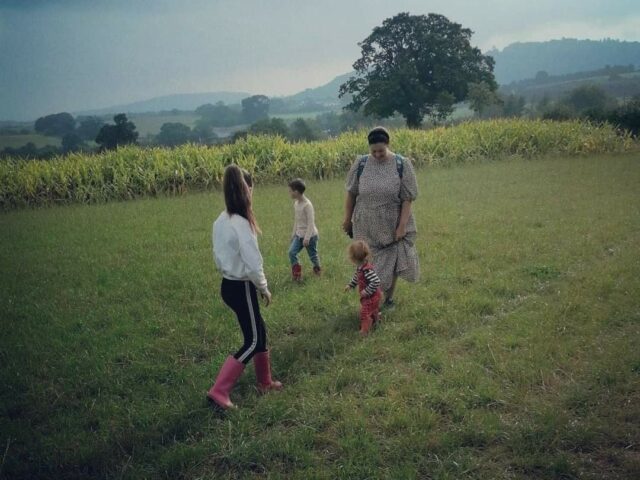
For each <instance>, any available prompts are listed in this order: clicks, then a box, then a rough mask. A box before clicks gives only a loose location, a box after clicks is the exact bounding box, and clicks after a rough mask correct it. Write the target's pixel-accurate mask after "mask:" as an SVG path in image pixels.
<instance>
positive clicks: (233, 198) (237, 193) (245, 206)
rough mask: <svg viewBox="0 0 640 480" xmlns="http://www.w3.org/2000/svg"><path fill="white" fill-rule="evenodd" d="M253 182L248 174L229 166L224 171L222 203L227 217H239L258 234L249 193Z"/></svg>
mask: <svg viewBox="0 0 640 480" xmlns="http://www.w3.org/2000/svg"><path fill="white" fill-rule="evenodd" d="M252 186H253V180H252V178H251V174H250V173H249V172H246V171H243V170H242V169H241V168H240V167H238V166H237V165H229V166H228V167H227V168H226V169H225V171H224V177H223V179H222V190H223V191H224V203H225V205H226V206H227V213H229V215H240V216H241V217H244V218H246V219H247V221H248V222H249V225H251V230H253V231H254V232H255V233H260V227H258V223H257V222H256V217H255V215H254V214H253V210H252V208H251V191H250V187H252Z"/></svg>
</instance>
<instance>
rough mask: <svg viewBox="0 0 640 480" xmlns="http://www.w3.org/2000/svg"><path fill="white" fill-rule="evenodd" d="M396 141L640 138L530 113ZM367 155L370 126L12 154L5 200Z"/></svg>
mask: <svg viewBox="0 0 640 480" xmlns="http://www.w3.org/2000/svg"><path fill="white" fill-rule="evenodd" d="M391 141H392V145H391V148H392V149H393V150H394V151H396V152H399V153H401V154H403V155H404V156H406V157H409V158H411V159H412V160H413V162H414V164H415V165H416V166H417V167H418V168H419V167H423V166H433V165H445V166H451V165H456V164H461V163H465V162H469V161H474V160H491V159H496V158H503V157H506V156H525V157H533V156H538V155H548V154H560V155H581V154H589V153H609V152H612V153H613V152H624V151H629V150H632V149H637V147H638V144H637V143H636V142H635V141H634V140H633V139H632V138H631V137H630V136H628V135H625V134H620V133H619V132H617V131H616V130H615V129H614V127H612V126H610V125H608V124H604V125H593V124H590V123H585V122H581V121H568V122H551V121H543V120H524V119H510V120H489V121H482V122H467V123H462V124H460V125H457V126H454V127H448V128H443V127H441V128H435V129H432V130H426V131H425V130H408V129H399V130H395V131H393V132H392V138H391ZM366 152H367V143H366V132H348V133H344V134H342V135H340V136H339V137H337V138H334V139H330V140H325V141H320V142H311V143H289V142H287V141H286V140H285V139H283V138H281V137H277V136H249V137H247V138H245V139H241V140H239V141H238V142H236V143H234V144H230V145H221V146H216V147H206V146H198V145H184V146H180V147H177V148H175V149H165V148H140V147H135V146H127V147H122V148H119V149H118V150H115V151H108V152H103V153H99V154H94V155H89V154H84V153H72V154H69V155H67V156H64V157H62V156H61V157H56V158H53V159H51V160H46V161H33V160H19V159H4V160H1V161H0V206H1V207H2V208H4V209H11V208H17V207H24V206H40V205H50V204H62V203H95V202H105V201H109V200H122V199H131V198H138V197H145V196H155V195H182V194H184V193H185V192H188V191H189V190H206V189H215V188H219V187H220V185H221V183H222V175H223V173H224V169H225V167H226V166H227V165H229V164H231V163H236V164H238V165H240V166H242V167H243V168H246V169H247V170H249V171H251V172H252V173H253V174H254V175H255V177H256V180H257V181H259V182H282V181H284V180H286V179H288V178H291V177H296V176H299V177H305V178H313V179H328V178H334V177H336V176H342V175H344V173H345V172H346V171H347V170H348V169H349V167H350V166H351V164H352V163H353V161H354V160H355V158H356V156H357V155H360V154H363V153H366Z"/></svg>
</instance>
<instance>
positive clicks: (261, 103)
mask: <svg viewBox="0 0 640 480" xmlns="http://www.w3.org/2000/svg"><path fill="white" fill-rule="evenodd" d="M242 116H243V118H244V121H245V122H247V123H254V122H257V121H258V120H263V119H265V118H267V117H268V116H269V97H266V96H265V95H253V96H251V97H247V98H245V99H244V100H242Z"/></svg>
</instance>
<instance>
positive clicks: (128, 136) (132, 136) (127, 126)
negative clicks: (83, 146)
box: [96, 113, 138, 150]
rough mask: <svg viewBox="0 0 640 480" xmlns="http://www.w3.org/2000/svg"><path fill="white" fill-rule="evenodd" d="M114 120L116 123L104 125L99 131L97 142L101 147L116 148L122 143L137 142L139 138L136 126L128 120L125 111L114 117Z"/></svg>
mask: <svg viewBox="0 0 640 480" xmlns="http://www.w3.org/2000/svg"><path fill="white" fill-rule="evenodd" d="M113 121H114V123H115V125H109V124H107V125H104V126H103V127H102V128H101V129H100V132H98V136H97V137H96V143H97V144H98V145H100V148H102V149H107V150H114V149H116V148H118V146H120V145H127V144H132V143H136V141H137V140H138V132H137V131H136V126H135V124H134V123H133V122H132V121H130V120H127V116H126V115H125V114H124V113H119V114H118V115H116V116H115V117H113Z"/></svg>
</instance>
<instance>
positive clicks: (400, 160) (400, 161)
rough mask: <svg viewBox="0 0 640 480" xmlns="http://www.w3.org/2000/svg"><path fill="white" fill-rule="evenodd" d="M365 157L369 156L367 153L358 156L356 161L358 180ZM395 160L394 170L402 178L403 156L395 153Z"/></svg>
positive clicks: (365, 162)
mask: <svg viewBox="0 0 640 480" xmlns="http://www.w3.org/2000/svg"><path fill="white" fill-rule="evenodd" d="M367 158H369V155H363V156H361V157H360V160H359V162H358V173H357V176H358V180H360V176H361V175H362V172H363V171H364V166H365V165H366V164H367ZM395 160H396V170H397V171H398V176H399V177H400V178H402V175H403V174H404V157H403V156H402V155H398V154H396V157H395Z"/></svg>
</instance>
